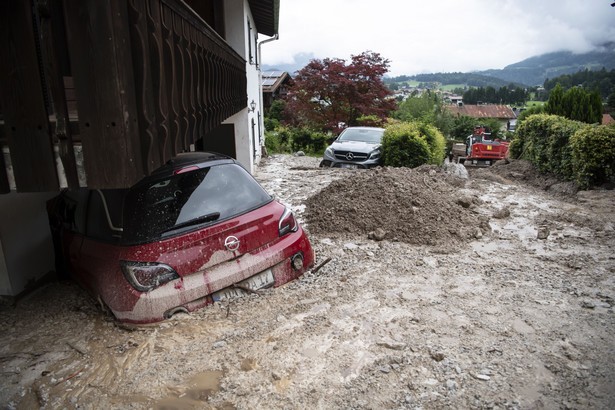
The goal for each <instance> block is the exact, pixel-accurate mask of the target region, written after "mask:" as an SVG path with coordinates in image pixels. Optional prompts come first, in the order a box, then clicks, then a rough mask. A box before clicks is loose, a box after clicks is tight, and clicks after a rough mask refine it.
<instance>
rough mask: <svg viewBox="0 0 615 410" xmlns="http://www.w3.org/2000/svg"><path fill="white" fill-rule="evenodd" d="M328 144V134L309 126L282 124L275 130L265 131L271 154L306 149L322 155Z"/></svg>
mask: <svg viewBox="0 0 615 410" xmlns="http://www.w3.org/2000/svg"><path fill="white" fill-rule="evenodd" d="M326 145H327V135H326V134H324V133H322V132H318V131H314V130H311V129H309V128H292V127H282V126H280V127H277V128H276V129H275V131H265V147H267V152H269V153H270V154H272V153H291V152H296V151H304V152H305V153H306V154H313V155H320V154H322V152H323V151H324V149H325V147H326Z"/></svg>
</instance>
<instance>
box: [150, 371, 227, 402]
mask: <svg viewBox="0 0 615 410" xmlns="http://www.w3.org/2000/svg"><path fill="white" fill-rule="evenodd" d="M223 375H224V374H223V372H221V371H217V370H212V371H207V372H204V373H200V374H197V375H196V376H194V377H192V378H191V379H190V380H189V381H188V383H186V384H185V385H184V386H178V387H174V388H170V389H169V390H171V391H173V392H175V393H174V394H172V395H170V396H169V397H166V398H164V399H162V400H159V401H158V402H157V403H156V405H155V407H154V408H155V409H156V410H184V409H201V408H203V407H204V404H205V402H206V401H207V400H208V399H209V398H210V397H212V396H213V395H214V394H216V392H217V391H218V390H219V389H220V379H221V378H222V376H223Z"/></svg>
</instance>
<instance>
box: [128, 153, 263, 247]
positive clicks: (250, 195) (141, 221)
mask: <svg viewBox="0 0 615 410" xmlns="http://www.w3.org/2000/svg"><path fill="white" fill-rule="evenodd" d="M271 200H272V198H271V196H269V194H267V193H266V192H265V190H263V188H262V187H261V186H260V185H259V184H258V182H256V181H255V180H254V178H253V177H252V176H251V175H250V174H249V173H248V172H247V171H246V170H245V169H244V168H242V167H241V166H239V165H237V164H222V165H216V166H212V167H208V168H202V169H198V170H196V171H191V172H186V173H180V174H177V175H173V176H171V177H168V178H164V179H158V180H156V181H152V182H151V183H146V184H138V185H137V186H135V187H133V188H132V189H131V190H130V191H129V192H128V195H127V196H126V199H125V202H124V232H123V235H122V242H123V243H125V244H137V243H144V242H149V241H152V240H158V239H161V238H166V237H170V236H175V235H178V234H181V233H185V232H189V231H192V230H195V229H200V228H202V227H204V226H206V225H211V224H214V223H217V222H220V221H223V220H225V219H229V218H233V217H236V216H239V215H241V214H244V213H246V212H249V211H251V210H254V209H256V208H259V207H261V206H263V205H265V204H267V203H269V202H270V201H271Z"/></svg>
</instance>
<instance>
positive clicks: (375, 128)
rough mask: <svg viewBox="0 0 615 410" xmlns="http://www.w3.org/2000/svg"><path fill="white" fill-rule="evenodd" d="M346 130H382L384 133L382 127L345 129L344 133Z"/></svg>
mask: <svg viewBox="0 0 615 410" xmlns="http://www.w3.org/2000/svg"><path fill="white" fill-rule="evenodd" d="M346 130H381V131H384V128H381V127H346V128H344V131H346Z"/></svg>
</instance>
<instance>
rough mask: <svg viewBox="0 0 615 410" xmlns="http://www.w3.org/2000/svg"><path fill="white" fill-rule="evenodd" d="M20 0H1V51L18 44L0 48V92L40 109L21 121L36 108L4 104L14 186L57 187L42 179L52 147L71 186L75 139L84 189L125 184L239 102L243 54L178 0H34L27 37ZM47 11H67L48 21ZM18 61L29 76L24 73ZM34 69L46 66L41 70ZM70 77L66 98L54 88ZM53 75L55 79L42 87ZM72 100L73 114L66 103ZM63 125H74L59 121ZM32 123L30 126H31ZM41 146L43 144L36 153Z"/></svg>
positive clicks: (1, 186) (49, 170) (50, 165)
mask: <svg viewBox="0 0 615 410" xmlns="http://www.w3.org/2000/svg"><path fill="white" fill-rule="evenodd" d="M28 4H29V2H22V1H21V0H7V3H6V4H5V6H3V7H2V10H3V11H4V13H5V15H4V17H3V18H2V20H1V22H2V24H3V25H4V26H5V29H6V32H7V33H11V36H4V38H5V39H7V38H8V40H6V41H3V40H0V46H2V47H3V48H4V50H8V51H10V50H17V52H11V53H9V52H8V51H7V52H6V53H0V57H2V56H5V54H6V57H7V59H5V60H4V61H7V64H6V67H5V70H3V72H6V73H7V75H8V77H7V80H6V81H5V82H3V83H2V87H3V92H5V91H6V90H9V91H11V90H14V89H20V90H21V91H20V93H15V92H12V91H11V93H12V95H13V96H19V101H16V104H17V106H19V104H22V103H20V101H23V102H24V103H27V104H28V106H29V107H34V106H36V107H37V111H36V118H37V120H36V122H34V120H33V119H32V118H29V116H30V117H33V116H34V114H35V113H34V111H33V110H30V112H29V113H28V112H27V111H24V110H16V109H15V110H9V109H8V108H7V104H6V102H5V101H4V100H3V102H4V104H2V105H3V108H2V109H3V114H4V121H5V125H6V126H5V127H4V129H5V130H8V132H7V135H6V136H5V140H6V141H8V147H9V150H10V151H11V159H12V166H13V170H14V175H15V181H16V183H17V190H18V191H23V192H26V191H40V190H50V189H54V186H55V187H56V188H55V189H57V186H58V184H57V181H56V180H57V177H56V178H53V177H51V178H49V177H47V178H46V179H44V180H41V178H39V176H41V175H46V176H49V175H57V174H56V170H55V158H54V154H53V150H52V149H50V148H49V147H50V145H49V144H51V145H54V144H55V145H59V146H60V158H61V161H62V165H63V167H64V169H65V171H66V175H67V176H68V175H73V178H69V180H68V184H69V186H70V187H72V188H76V186H75V185H76V184H78V182H77V178H75V177H74V176H75V174H76V173H77V164H76V160H75V156H74V155H72V153H73V148H74V145H75V144H81V146H82V152H83V162H84V168H85V174H86V176H87V185H88V187H90V188H100V189H104V188H124V187H128V186H131V185H132V184H134V183H135V182H137V181H138V180H139V179H141V178H142V177H143V176H146V175H148V174H149V173H150V172H151V171H152V170H154V169H155V168H157V167H158V166H160V165H161V164H163V163H164V162H165V161H167V160H168V159H170V158H171V157H173V156H175V155H176V154H177V153H179V152H182V151H187V150H189V149H190V146H191V144H194V143H195V142H196V141H197V140H198V139H200V138H202V137H203V136H204V135H205V134H206V133H207V132H209V131H211V130H212V129H214V128H215V127H217V126H218V125H219V124H220V123H221V122H222V121H224V120H225V119H226V118H228V117H230V116H231V115H233V114H235V113H237V112H239V111H240V110H242V109H243V108H245V107H246V105H247V93H246V72H245V64H246V62H245V60H244V59H243V58H242V57H241V56H239V55H238V54H237V53H236V52H235V51H234V50H233V49H232V48H231V47H230V46H229V45H228V44H227V43H226V42H225V41H224V40H223V39H222V38H221V37H220V36H219V35H218V34H217V33H216V32H215V31H214V30H213V29H212V28H210V27H209V25H207V23H205V22H204V21H203V20H202V19H201V18H200V17H199V16H198V15H196V14H195V13H194V12H193V11H192V10H191V9H190V8H189V7H187V6H186V5H185V4H184V3H183V2H181V1H178V0H128V1H126V0H109V1H100V0H80V1H75V2H73V1H67V0H39V2H38V4H39V7H38V10H39V11H40V14H39V15H38V16H34V18H33V19H32V20H31V21H33V22H34V26H35V27H37V29H38V32H36V33H35V35H33V33H32V26H33V25H32V23H29V22H28V19H27V18H25V17H24V18H21V16H22V15H24V14H26V13H31V10H32V9H31V8H30V7H29V6H28ZM59 6H60V7H59ZM46 8H47V9H49V10H47V11H46ZM53 10H56V11H57V10H60V11H62V10H63V13H62V12H60V16H57V15H55V16H54V15H53V13H52V11H53ZM17 17H19V18H20V20H19V21H17V19H16V18H17ZM59 17H62V18H59ZM39 18H40V20H37V19H39ZM35 31H36V30H35ZM27 32H29V38H37V36H38V34H39V32H40V37H38V38H42V40H41V41H40V43H39V44H38V45H35V44H33V43H28V45H27V47H29V48H31V50H30V49H28V51H29V52H28V53H24V52H22V53H19V52H18V51H19V50H21V49H23V48H21V49H20V48H19V47H23V46H24V42H23V38H24V36H23V35H24V33H27ZM58 32H61V33H65V36H57V33H58ZM12 39H22V40H19V42H17V40H15V41H13V40H12ZM18 46H19V47H18ZM36 50H40V52H39V53H36ZM33 53H34V54H33ZM33 55H35V57H32V56H33ZM63 55H66V56H67V57H68V60H70V71H71V72H70V75H67V74H66V73H65V72H62V71H61V68H60V67H61V64H58V59H61V58H62V56H63ZM36 56H38V57H36ZM8 57H10V58H8ZM37 58H38V62H37ZM26 66H28V67H30V68H31V69H30V71H24V67H26ZM38 67H44V71H45V75H40V73H38ZM16 72H17V73H19V75H18V76H16V75H13V74H12V73H16ZM27 76H30V77H32V78H30V77H27ZM67 76H68V77H72V83H73V85H74V97H72V96H71V95H70V93H68V94H69V96H68V97H67V92H66V89H65V87H64V86H62V85H60V84H62V83H63V82H64V83H65V82H66V78H64V77H67ZM34 77H36V78H34ZM33 78H34V79H35V80H36V81H39V82H40V81H43V86H42V89H41V87H34V86H27V85H28V84H34V85H36V83H35V82H32V79H33ZM63 78H64V81H63V80H62V79H63ZM51 80H53V84H55V85H52V84H45V81H48V82H50V81H51ZM47 90H50V100H51V102H52V103H51V104H49V103H48V99H46V96H45V95H46V92H47ZM24 93H25V94H24ZM13 99H14V98H13ZM67 100H69V101H68V104H67ZM31 101H37V104H36V105H33V104H32V102H31ZM75 101H76V107H77V113H76V114H77V115H75V112H74V109H72V110H71V108H72V107H74V105H75V104H74V102H75ZM11 102H13V101H11ZM45 107H47V109H45ZM58 107H60V108H59V109H58ZM62 107H63V108H62ZM50 108H51V111H52V112H45V110H47V111H49V110H50ZM41 118H43V120H41ZM45 118H51V119H52V120H55V119H56V118H57V124H61V125H62V126H61V127H59V126H56V124H51V123H48V124H45V125H36V124H39V123H40V122H41V121H45V120H44V119H45ZM71 120H72V122H73V126H67V124H71ZM75 121H77V122H78V124H74V123H75ZM31 124H32V125H31ZM32 127H35V128H33V129H34V131H35V132H30V131H28V130H29V129H30V128H32ZM21 130H26V131H28V132H25V131H24V132H22V131H21ZM58 130H60V131H61V132H58ZM71 132H78V135H70V133H71ZM45 135H48V140H47V141H44V139H45ZM41 143H44V146H43V148H41V149H32V147H41V145H40V144H41ZM2 162H3V161H2V160H1V158H0V165H3V164H2ZM33 164H35V165H34V166H33ZM41 164H44V167H43V165H41ZM43 168H44V169H43ZM54 181H55V182H54ZM7 186H8V183H7V181H6V178H4V180H3V179H2V178H0V191H3V192H6V189H7Z"/></svg>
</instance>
